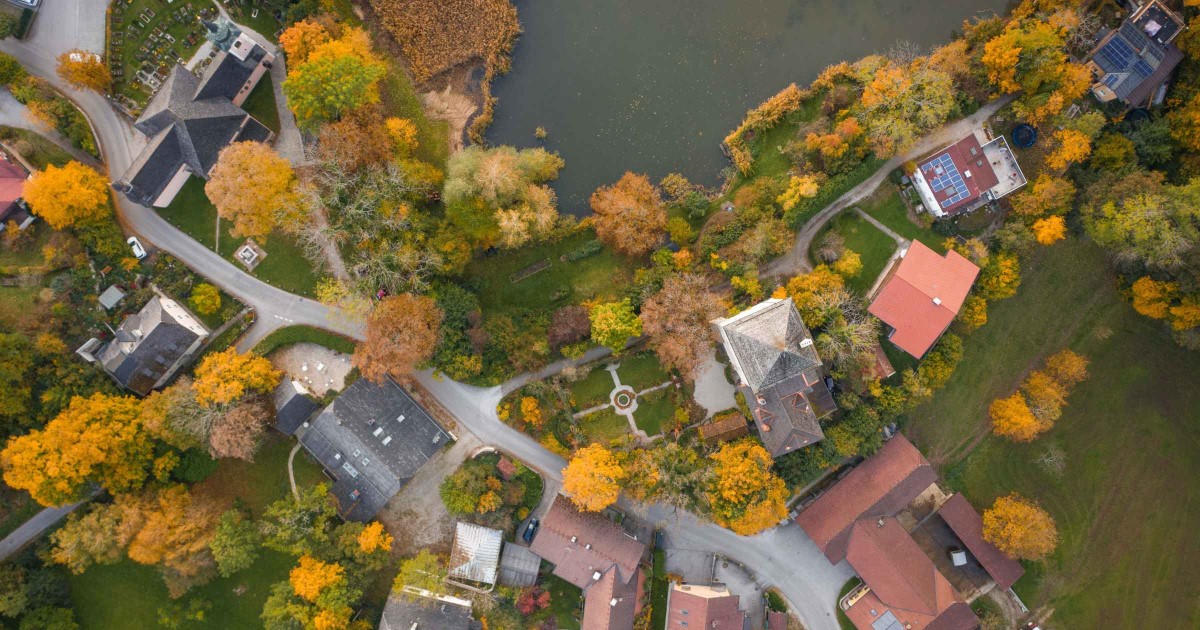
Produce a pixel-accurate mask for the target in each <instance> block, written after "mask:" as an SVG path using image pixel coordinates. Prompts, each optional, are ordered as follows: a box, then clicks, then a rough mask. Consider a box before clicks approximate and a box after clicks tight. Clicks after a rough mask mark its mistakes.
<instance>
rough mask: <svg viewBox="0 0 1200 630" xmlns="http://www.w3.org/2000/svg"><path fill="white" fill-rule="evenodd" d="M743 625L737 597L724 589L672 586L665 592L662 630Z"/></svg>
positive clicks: (733, 629)
mask: <svg viewBox="0 0 1200 630" xmlns="http://www.w3.org/2000/svg"><path fill="white" fill-rule="evenodd" d="M747 623H748V620H747V617H746V613H744V612H742V611H741V610H740V609H738V596H737V595H731V594H730V593H729V589H727V588H725V587H724V586H700V585H693V584H678V583H675V584H672V585H671V590H670V591H668V592H667V627H666V630H693V629H703V630H743V629H744V628H745V627H746V624H747ZM655 630H658V629H657V628H656V629H655Z"/></svg>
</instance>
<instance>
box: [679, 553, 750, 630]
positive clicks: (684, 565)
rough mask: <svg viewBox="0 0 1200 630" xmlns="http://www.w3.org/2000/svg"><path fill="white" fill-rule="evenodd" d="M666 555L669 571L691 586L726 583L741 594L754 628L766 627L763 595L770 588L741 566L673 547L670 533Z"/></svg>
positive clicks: (734, 593) (732, 592)
mask: <svg viewBox="0 0 1200 630" xmlns="http://www.w3.org/2000/svg"><path fill="white" fill-rule="evenodd" d="M663 552H664V553H663V555H664V559H665V560H666V564H667V571H668V572H669V573H674V574H676V575H679V576H680V577H682V578H683V580H684V581H685V582H687V583H689V584H705V585H708V584H713V583H718V584H724V585H725V586H726V588H728V589H729V592H730V593H731V594H733V595H737V596H738V599H739V605H740V607H741V609H742V610H744V611H745V612H747V613H749V615H750V627H751V628H762V627H763V617H764V614H765V610H764V608H765V607H764V600H763V593H764V592H765V591H766V589H767V587H768V586H769V585H763V584H760V583H759V581H758V579H757V578H756V577H755V576H754V575H753V574H752V573H751V572H750V571H748V570H747V569H745V568H743V567H742V566H741V565H739V564H738V563H736V562H734V561H732V560H729V559H727V558H724V557H722V556H719V555H716V554H713V553H711V552H708V551H702V550H694V549H679V548H675V547H673V546H672V544H671V539H670V534H666V535H665V536H664V537H663Z"/></svg>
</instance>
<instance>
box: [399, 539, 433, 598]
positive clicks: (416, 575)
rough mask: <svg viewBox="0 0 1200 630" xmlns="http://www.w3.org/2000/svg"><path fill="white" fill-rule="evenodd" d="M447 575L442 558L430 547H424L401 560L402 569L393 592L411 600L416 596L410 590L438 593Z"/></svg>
mask: <svg viewBox="0 0 1200 630" xmlns="http://www.w3.org/2000/svg"><path fill="white" fill-rule="evenodd" d="M445 575H446V568H445V564H444V562H443V560H442V558H441V557H439V556H438V555H436V554H434V553H433V552H431V551H429V550H428V549H422V550H420V551H418V552H417V555H415V556H413V557H411V558H406V559H404V560H401V561H400V571H399V573H397V574H396V580H395V582H394V583H393V585H392V592H393V593H396V594H397V595H400V596H401V597H404V598H406V599H409V600H412V599H414V598H415V597H416V595H415V594H414V593H412V592H410V591H428V592H431V593H437V592H438V591H439V590H440V589H441V588H442V578H443V577H445Z"/></svg>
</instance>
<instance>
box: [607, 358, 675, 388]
mask: <svg viewBox="0 0 1200 630" xmlns="http://www.w3.org/2000/svg"><path fill="white" fill-rule="evenodd" d="M617 376H619V377H620V378H621V384H622V385H628V386H630V387H632V388H633V391H635V392H640V391H642V390H643V389H647V388H650V387H654V386H655V385H661V384H662V383H665V382H667V381H668V380H670V379H671V377H670V375H668V374H667V371H666V370H664V369H663V368H662V365H660V364H659V362H658V357H656V356H654V354H653V353H650V352H643V353H641V354H638V355H635V356H632V357H627V358H624V359H621V366H620V367H618V368H617Z"/></svg>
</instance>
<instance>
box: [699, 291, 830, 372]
mask: <svg viewBox="0 0 1200 630" xmlns="http://www.w3.org/2000/svg"><path fill="white" fill-rule="evenodd" d="M718 326H719V327H720V329H721V333H722V338H723V339H724V340H725V342H726V343H725V345H726V350H728V352H729V355H730V357H731V358H733V359H734V361H735V362H736V363H737V367H738V368H739V369H738V372H739V373H740V374H741V375H742V376H743V377H744V378H745V380H746V385H749V386H750V389H752V390H754V391H758V390H760V389H762V388H765V387H769V386H771V385H774V384H776V383H779V382H781V381H784V380H787V379H788V378H791V377H793V376H795V375H797V374H799V373H801V372H804V371H807V370H811V369H813V368H819V367H820V365H821V359H820V358H819V357H817V351H816V348H814V347H813V345H812V334H810V333H809V332H808V327H807V326H805V325H804V320H802V319H800V313H799V312H798V311H797V310H796V307H795V305H793V304H792V299H791V298H788V299H786V300H767V301H765V302H763V303H760V304H758V305H755V306H754V307H752V308H750V309H747V311H745V312H742V313H739V314H738V315H735V316H733V317H731V318H729V319H727V320H723V321H719V323H718Z"/></svg>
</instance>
